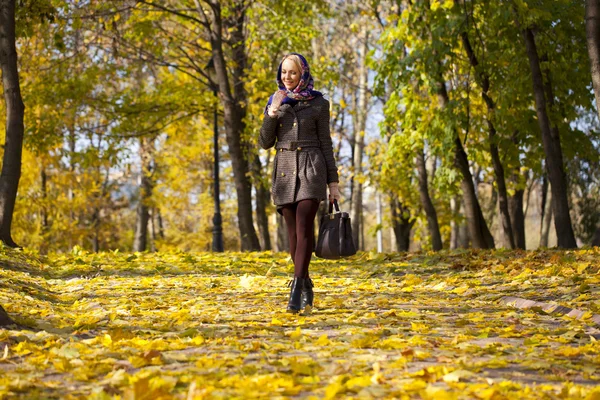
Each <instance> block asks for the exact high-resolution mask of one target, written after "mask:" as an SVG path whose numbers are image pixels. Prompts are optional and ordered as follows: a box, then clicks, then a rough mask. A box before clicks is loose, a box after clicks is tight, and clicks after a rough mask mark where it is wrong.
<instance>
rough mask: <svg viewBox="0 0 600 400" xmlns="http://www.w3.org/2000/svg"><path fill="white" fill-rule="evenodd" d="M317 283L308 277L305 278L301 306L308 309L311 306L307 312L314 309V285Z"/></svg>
mask: <svg viewBox="0 0 600 400" xmlns="http://www.w3.org/2000/svg"><path fill="white" fill-rule="evenodd" d="M314 286H315V285H314V284H313V281H312V280H311V279H310V278H306V279H304V286H302V300H301V303H300V308H302V309H304V310H306V308H307V307H310V309H309V310H308V311H306V312H309V313H310V311H311V310H312V307H313V301H314V297H315V295H314V293H313V287H314Z"/></svg>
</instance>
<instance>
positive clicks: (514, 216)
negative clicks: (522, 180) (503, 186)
mask: <svg viewBox="0 0 600 400" xmlns="http://www.w3.org/2000/svg"><path fill="white" fill-rule="evenodd" d="M513 179H515V180H517V177H514V178H513ZM524 196H525V190H524V189H516V190H515V194H514V195H512V196H510V197H509V198H508V209H509V211H510V221H511V224H512V225H511V226H512V232H513V238H514V240H515V248H517V249H525V246H526V242H525V214H524V213H523V198H524Z"/></svg>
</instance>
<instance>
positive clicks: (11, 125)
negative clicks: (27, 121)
mask: <svg viewBox="0 0 600 400" xmlns="http://www.w3.org/2000/svg"><path fill="white" fill-rule="evenodd" d="M15 43H16V37H15V1H14V0H2V1H0V69H1V70H2V86H3V88H4V101H5V103H6V139H5V143H6V144H5V146H4V156H3V160H2V173H1V175H0V240H2V242H4V244H6V245H7V246H10V247H18V246H17V244H16V243H15V242H14V241H13V239H12V236H11V224H12V218H13V211H14V209H15V201H16V198H17V190H18V187H19V178H20V177H21V155H22V152H23V132H24V130H25V127H24V123H23V116H24V113H25V105H24V104H23V99H22V98H21V86H20V83H19V71H18V68H17V48H16V44H15Z"/></svg>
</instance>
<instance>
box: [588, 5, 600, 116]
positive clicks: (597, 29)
mask: <svg viewBox="0 0 600 400" xmlns="http://www.w3.org/2000/svg"><path fill="white" fill-rule="evenodd" d="M585 33H586V37H587V49H588V53H589V55H590V66H591V69H592V83H593V85H594V94H595V96H596V111H597V112H598V117H600V0H586V2H585Z"/></svg>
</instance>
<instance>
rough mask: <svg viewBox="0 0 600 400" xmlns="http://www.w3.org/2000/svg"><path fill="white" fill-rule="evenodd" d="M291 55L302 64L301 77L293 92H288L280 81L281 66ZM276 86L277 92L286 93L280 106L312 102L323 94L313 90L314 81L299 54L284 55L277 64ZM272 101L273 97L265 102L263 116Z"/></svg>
mask: <svg viewBox="0 0 600 400" xmlns="http://www.w3.org/2000/svg"><path fill="white" fill-rule="evenodd" d="M291 55H295V56H298V58H299V59H300V61H301V62H302V75H301V76H300V81H299V82H298V86H296V87H295V88H294V89H293V90H288V89H287V88H286V87H285V85H284V84H283V80H282V79H281V66H282V65H283V61H284V60H285V59H286V58H287V57H288V56H291ZM277 86H278V87H279V90H283V91H285V92H286V97H285V98H284V99H283V101H282V102H281V104H290V105H291V106H294V105H295V104H296V103H298V102H299V101H306V100H312V99H314V98H315V97H319V96H323V93H321V92H319V91H316V90H313V87H314V79H313V77H312V75H311V74H310V67H309V66H308V61H306V58H304V57H303V56H302V55H301V54H298V53H289V54H286V55H285V57H283V59H282V60H281V62H280V63H279V68H278V69H277ZM272 101H273V95H271V97H269V101H268V102H267V106H266V107H265V114H267V109H268V107H269V106H270V105H271V103H272Z"/></svg>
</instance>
